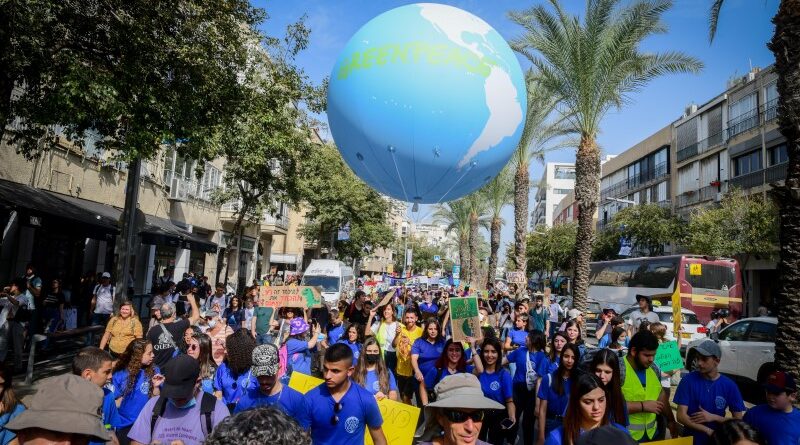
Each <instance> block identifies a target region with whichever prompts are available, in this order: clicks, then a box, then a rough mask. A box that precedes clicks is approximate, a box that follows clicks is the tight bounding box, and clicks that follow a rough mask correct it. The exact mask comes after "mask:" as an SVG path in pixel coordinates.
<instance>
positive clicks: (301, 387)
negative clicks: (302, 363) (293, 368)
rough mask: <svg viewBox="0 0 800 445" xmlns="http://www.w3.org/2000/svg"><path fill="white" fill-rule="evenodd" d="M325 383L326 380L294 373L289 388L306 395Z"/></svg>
mask: <svg viewBox="0 0 800 445" xmlns="http://www.w3.org/2000/svg"><path fill="white" fill-rule="evenodd" d="M324 382H325V381H324V380H322V379H318V378H316V377H311V376H310V375H306V374H302V373H299V372H293V373H292V377H291V378H290V379H289V388H292V389H295V390H297V391H299V392H300V393H301V394H305V393H307V392H309V391H311V390H312V389H314V388H316V387H317V386H319V385H321V384H323V383H324Z"/></svg>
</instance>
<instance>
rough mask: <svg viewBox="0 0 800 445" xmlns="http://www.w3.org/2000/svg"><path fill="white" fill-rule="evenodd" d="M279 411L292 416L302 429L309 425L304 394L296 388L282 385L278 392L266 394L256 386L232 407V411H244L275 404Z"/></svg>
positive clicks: (308, 413) (308, 410)
mask: <svg viewBox="0 0 800 445" xmlns="http://www.w3.org/2000/svg"><path fill="white" fill-rule="evenodd" d="M276 404H277V406H278V407H279V408H280V410H281V411H283V412H284V413H286V414H287V415H288V416H289V417H291V418H293V419H294V420H295V422H297V424H298V425H300V426H301V427H302V428H304V429H308V428H309V427H310V426H311V414H310V408H309V406H308V403H307V402H306V398H305V396H303V394H301V393H300V391H297V390H296V389H293V388H290V387H288V386H286V385H284V386H283V388H282V389H281V391H280V392H279V393H278V394H275V395H273V396H270V395H266V394H264V393H263V392H261V390H260V389H259V388H258V387H255V388H250V389H248V390H247V393H246V394H245V395H244V396H242V398H241V399H239V403H237V404H236V408H234V410H233V412H234V413H239V412H242V411H246V410H248V409H251V408H258V407H260V406H273V405H276Z"/></svg>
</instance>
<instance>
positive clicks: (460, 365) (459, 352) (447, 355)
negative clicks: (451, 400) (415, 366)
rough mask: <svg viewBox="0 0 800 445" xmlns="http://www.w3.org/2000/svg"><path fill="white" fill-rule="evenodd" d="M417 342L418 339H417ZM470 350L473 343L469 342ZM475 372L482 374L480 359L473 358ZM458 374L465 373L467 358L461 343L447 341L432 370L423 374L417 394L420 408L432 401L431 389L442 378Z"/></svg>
mask: <svg viewBox="0 0 800 445" xmlns="http://www.w3.org/2000/svg"><path fill="white" fill-rule="evenodd" d="M417 341H419V339H417ZM471 346H472V350H473V351H474V350H475V341H474V340H472V342H471ZM475 359H476V360H475V361H474V363H475V365H474V366H475V370H477V372H478V373H480V372H483V366H482V364H481V363H480V358H478V357H475ZM460 372H467V358H466V355H465V354H464V346H462V345H461V342H454V341H453V340H447V342H446V343H445V345H444V349H443V350H442V354H441V355H440V356H439V358H438V359H437V360H436V363H435V364H434V367H433V368H430V369H429V370H428V372H427V373H425V378H424V379H423V381H422V382H420V384H419V394H420V401H421V403H422V406H425V405H427V404H428V401H429V400H430V401H432V399H433V389H434V388H435V387H436V384H437V383H439V382H440V381H442V379H443V378H445V377H447V376H449V375H453V374H458V373H460Z"/></svg>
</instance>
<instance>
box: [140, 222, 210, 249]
mask: <svg viewBox="0 0 800 445" xmlns="http://www.w3.org/2000/svg"><path fill="white" fill-rule="evenodd" d="M139 236H140V237H141V239H142V243H144V244H155V245H160V246H172V247H178V248H181V249H189V250H197V251H201V252H206V253H216V252H217V245H216V244H214V243H212V242H211V241H209V240H207V239H205V238H203V237H201V236H200V235H198V234H196V233H191V232H189V231H187V230H184V229H182V228H180V227H178V226H176V225H175V224H173V223H172V221H170V220H168V219H166V218H161V217H158V216H153V215H147V214H145V222H144V228H142V230H141V231H140V232H139Z"/></svg>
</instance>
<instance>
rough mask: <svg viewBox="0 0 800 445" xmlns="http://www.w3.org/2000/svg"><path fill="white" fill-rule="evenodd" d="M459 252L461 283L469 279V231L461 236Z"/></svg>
mask: <svg viewBox="0 0 800 445" xmlns="http://www.w3.org/2000/svg"><path fill="white" fill-rule="evenodd" d="M458 252H459V257H460V260H461V281H463V282H465V283H467V282H468V281H467V278H468V277H469V231H466V232H463V233H461V234H459V243H458Z"/></svg>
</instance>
